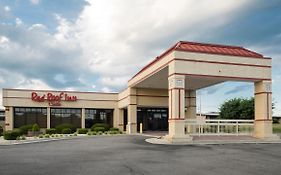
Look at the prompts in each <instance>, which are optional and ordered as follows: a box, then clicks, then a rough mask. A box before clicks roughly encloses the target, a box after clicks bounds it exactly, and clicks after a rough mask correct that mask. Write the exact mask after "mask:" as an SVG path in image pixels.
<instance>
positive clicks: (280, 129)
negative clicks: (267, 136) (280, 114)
mask: <svg viewBox="0 0 281 175" xmlns="http://www.w3.org/2000/svg"><path fill="white" fill-rule="evenodd" d="M273 132H274V133H281V124H273Z"/></svg>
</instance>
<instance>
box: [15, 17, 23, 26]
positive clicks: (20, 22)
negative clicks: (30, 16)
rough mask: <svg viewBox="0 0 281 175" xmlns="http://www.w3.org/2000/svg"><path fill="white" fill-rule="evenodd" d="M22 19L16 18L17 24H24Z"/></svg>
mask: <svg viewBox="0 0 281 175" xmlns="http://www.w3.org/2000/svg"><path fill="white" fill-rule="evenodd" d="M22 23H23V22H22V20H21V19H20V18H16V26H20V25H22Z"/></svg>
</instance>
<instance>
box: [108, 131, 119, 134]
mask: <svg viewBox="0 0 281 175" xmlns="http://www.w3.org/2000/svg"><path fill="white" fill-rule="evenodd" d="M119 132H120V131H109V134H119Z"/></svg>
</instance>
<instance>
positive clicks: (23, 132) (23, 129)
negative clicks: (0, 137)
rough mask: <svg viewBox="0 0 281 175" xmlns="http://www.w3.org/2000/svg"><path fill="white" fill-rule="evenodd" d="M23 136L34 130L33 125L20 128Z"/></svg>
mask: <svg viewBox="0 0 281 175" xmlns="http://www.w3.org/2000/svg"><path fill="white" fill-rule="evenodd" d="M19 130H20V133H21V135H27V132H28V131H31V130H32V125H23V126H21V127H19Z"/></svg>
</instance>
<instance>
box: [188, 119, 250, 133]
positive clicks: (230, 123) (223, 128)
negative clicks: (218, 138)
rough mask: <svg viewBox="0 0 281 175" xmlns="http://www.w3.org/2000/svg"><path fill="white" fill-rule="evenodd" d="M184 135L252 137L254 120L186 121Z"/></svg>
mask: <svg viewBox="0 0 281 175" xmlns="http://www.w3.org/2000/svg"><path fill="white" fill-rule="evenodd" d="M185 130H186V134H190V135H198V136H200V135H237V136H238V135H252V134H253V131H254V120H216V119H201V120H200V119H186V120H185Z"/></svg>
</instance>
